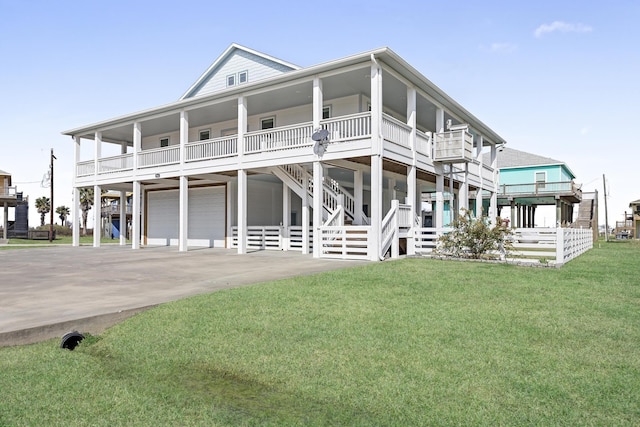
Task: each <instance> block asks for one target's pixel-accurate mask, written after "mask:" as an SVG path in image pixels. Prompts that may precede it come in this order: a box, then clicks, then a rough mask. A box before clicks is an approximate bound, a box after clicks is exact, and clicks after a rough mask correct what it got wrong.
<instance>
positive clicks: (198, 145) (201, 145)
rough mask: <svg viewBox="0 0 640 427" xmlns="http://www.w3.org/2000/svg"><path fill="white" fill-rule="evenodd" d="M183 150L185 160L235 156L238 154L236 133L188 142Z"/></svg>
mask: <svg viewBox="0 0 640 427" xmlns="http://www.w3.org/2000/svg"><path fill="white" fill-rule="evenodd" d="M185 150H186V154H185V155H186V158H185V160H186V161H187V162H192V161H196V160H209V159H218V158H221V157H228V156H235V155H236V154H238V135H232V136H223V137H220V138H213V139H208V140H206V141H196V142H190V143H188V144H187V145H186V146H185Z"/></svg>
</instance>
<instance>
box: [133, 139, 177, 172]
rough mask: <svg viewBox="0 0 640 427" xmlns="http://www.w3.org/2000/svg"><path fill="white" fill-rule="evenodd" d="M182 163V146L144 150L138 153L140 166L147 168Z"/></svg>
mask: <svg viewBox="0 0 640 427" xmlns="http://www.w3.org/2000/svg"><path fill="white" fill-rule="evenodd" d="M176 163H180V146H179V145H172V146H169V147H162V148H154V149H152V150H142V151H140V152H139V153H138V167H141V168H147V167H152V166H163V165H171V164H176Z"/></svg>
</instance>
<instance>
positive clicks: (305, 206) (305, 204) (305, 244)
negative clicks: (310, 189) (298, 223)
mask: <svg viewBox="0 0 640 427" xmlns="http://www.w3.org/2000/svg"><path fill="white" fill-rule="evenodd" d="M302 254H303V255H308V254H309V198H308V197H307V196H306V195H305V196H304V197H302Z"/></svg>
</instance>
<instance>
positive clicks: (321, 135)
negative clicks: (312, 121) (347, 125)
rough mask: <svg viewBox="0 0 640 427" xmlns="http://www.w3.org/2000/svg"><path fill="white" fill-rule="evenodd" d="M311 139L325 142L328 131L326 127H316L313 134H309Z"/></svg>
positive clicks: (327, 138)
mask: <svg viewBox="0 0 640 427" xmlns="http://www.w3.org/2000/svg"><path fill="white" fill-rule="evenodd" d="M311 139H313V140H314V141H320V142H325V141H328V140H329V131H328V130H326V129H318V130H316V131H315V132H314V133H313V135H311Z"/></svg>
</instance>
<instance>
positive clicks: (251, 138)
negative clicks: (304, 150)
mask: <svg viewBox="0 0 640 427" xmlns="http://www.w3.org/2000/svg"><path fill="white" fill-rule="evenodd" d="M311 135H313V124H311V123H304V124H302V125H293V126H283V127H279V128H274V129H268V130H259V131H255V132H248V133H247V134H246V135H245V138H244V147H245V148H244V152H245V153H246V154H250V153H259V152H265V151H279V150H290V149H292V148H299V147H304V146H311V145H313V140H312V139H311Z"/></svg>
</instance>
